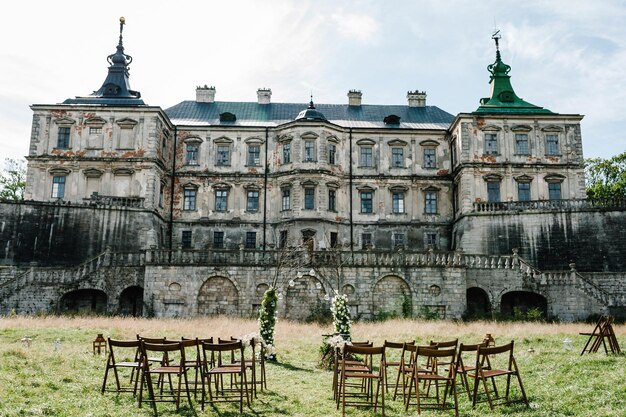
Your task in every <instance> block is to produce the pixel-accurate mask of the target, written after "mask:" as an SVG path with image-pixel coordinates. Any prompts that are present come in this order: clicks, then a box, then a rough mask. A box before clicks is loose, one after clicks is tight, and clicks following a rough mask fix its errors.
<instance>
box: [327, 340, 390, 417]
mask: <svg viewBox="0 0 626 417" xmlns="http://www.w3.org/2000/svg"><path fill="white" fill-rule="evenodd" d="M343 354H344V356H347V357H350V356H353V355H361V356H363V357H364V361H363V363H367V364H368V365H367V366H366V369H365V370H364V369H360V368H359V369H355V370H353V368H352V365H351V364H349V363H348V362H347V361H345V360H344V361H343V362H342V363H341V372H340V374H339V376H340V381H339V387H338V398H339V402H340V403H341V404H342V408H341V410H342V411H341V412H342V415H343V416H345V415H346V406H370V407H374V412H376V411H377V410H378V398H379V396H380V398H381V402H380V408H381V411H382V416H383V417H384V416H385V392H384V391H383V390H384V380H385V376H384V375H385V373H384V363H385V348H384V346H381V347H369V346H354V345H345V346H344V351H343ZM375 365H377V366H375ZM348 381H355V382H356V383H352V384H350V383H349V382H348ZM374 381H376V392H375V393H374V386H373V382H374ZM381 391H382V393H381Z"/></svg>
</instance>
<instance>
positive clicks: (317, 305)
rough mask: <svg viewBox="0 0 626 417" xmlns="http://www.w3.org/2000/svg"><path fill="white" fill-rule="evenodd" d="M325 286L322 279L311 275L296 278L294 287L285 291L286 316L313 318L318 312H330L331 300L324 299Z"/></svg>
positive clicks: (300, 319)
mask: <svg viewBox="0 0 626 417" xmlns="http://www.w3.org/2000/svg"><path fill="white" fill-rule="evenodd" d="M325 294H326V293H325V292H324V288H323V286H322V283H321V282H320V280H318V279H317V278H315V277H312V276H310V275H304V276H303V277H302V278H298V279H296V280H294V286H293V287H287V289H286V293H285V318H286V319H289V320H297V321H307V320H313V319H314V318H315V316H316V314H320V313H323V312H325V311H328V312H330V301H328V300H324V295H325Z"/></svg>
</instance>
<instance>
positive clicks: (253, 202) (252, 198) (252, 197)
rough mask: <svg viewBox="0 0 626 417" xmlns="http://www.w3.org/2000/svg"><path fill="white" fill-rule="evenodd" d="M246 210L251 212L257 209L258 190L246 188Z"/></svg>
mask: <svg viewBox="0 0 626 417" xmlns="http://www.w3.org/2000/svg"><path fill="white" fill-rule="evenodd" d="M246 211H248V212H251V213H254V212H257V211H259V191H258V190H248V198H247V204H246Z"/></svg>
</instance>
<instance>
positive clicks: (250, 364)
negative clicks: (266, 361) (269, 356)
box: [217, 336, 258, 399]
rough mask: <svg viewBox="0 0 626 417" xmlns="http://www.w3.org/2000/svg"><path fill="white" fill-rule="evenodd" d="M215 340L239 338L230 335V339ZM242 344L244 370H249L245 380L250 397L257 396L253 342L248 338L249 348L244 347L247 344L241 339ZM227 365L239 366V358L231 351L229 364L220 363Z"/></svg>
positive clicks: (232, 340)
mask: <svg viewBox="0 0 626 417" xmlns="http://www.w3.org/2000/svg"><path fill="white" fill-rule="evenodd" d="M217 340H218V343H232V342H236V341H238V340H240V339H238V338H236V337H232V336H231V337H230V339H217ZM242 346H243V353H244V364H245V370H246V372H247V371H250V377H249V378H248V377H246V380H247V381H248V384H250V386H249V390H250V399H253V398H257V392H256V387H257V384H258V381H257V377H256V367H257V366H256V365H257V358H256V346H255V344H254V340H250V349H246V348H247V347H248V345H247V344H243V341H242ZM246 351H248V352H250V353H249V354H248V356H246ZM228 365H232V366H239V359H237V358H236V357H235V356H234V353H233V352H231V357H230V364H229V363H228V362H227V361H223V363H222V366H228Z"/></svg>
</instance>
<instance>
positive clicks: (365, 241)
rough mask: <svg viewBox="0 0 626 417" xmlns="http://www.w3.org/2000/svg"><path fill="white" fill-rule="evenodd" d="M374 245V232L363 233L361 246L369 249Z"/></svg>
mask: <svg viewBox="0 0 626 417" xmlns="http://www.w3.org/2000/svg"><path fill="white" fill-rule="evenodd" d="M371 247H372V234H371V233H363V234H362V235H361V248H363V249H364V250H365V249H369V248H371Z"/></svg>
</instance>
